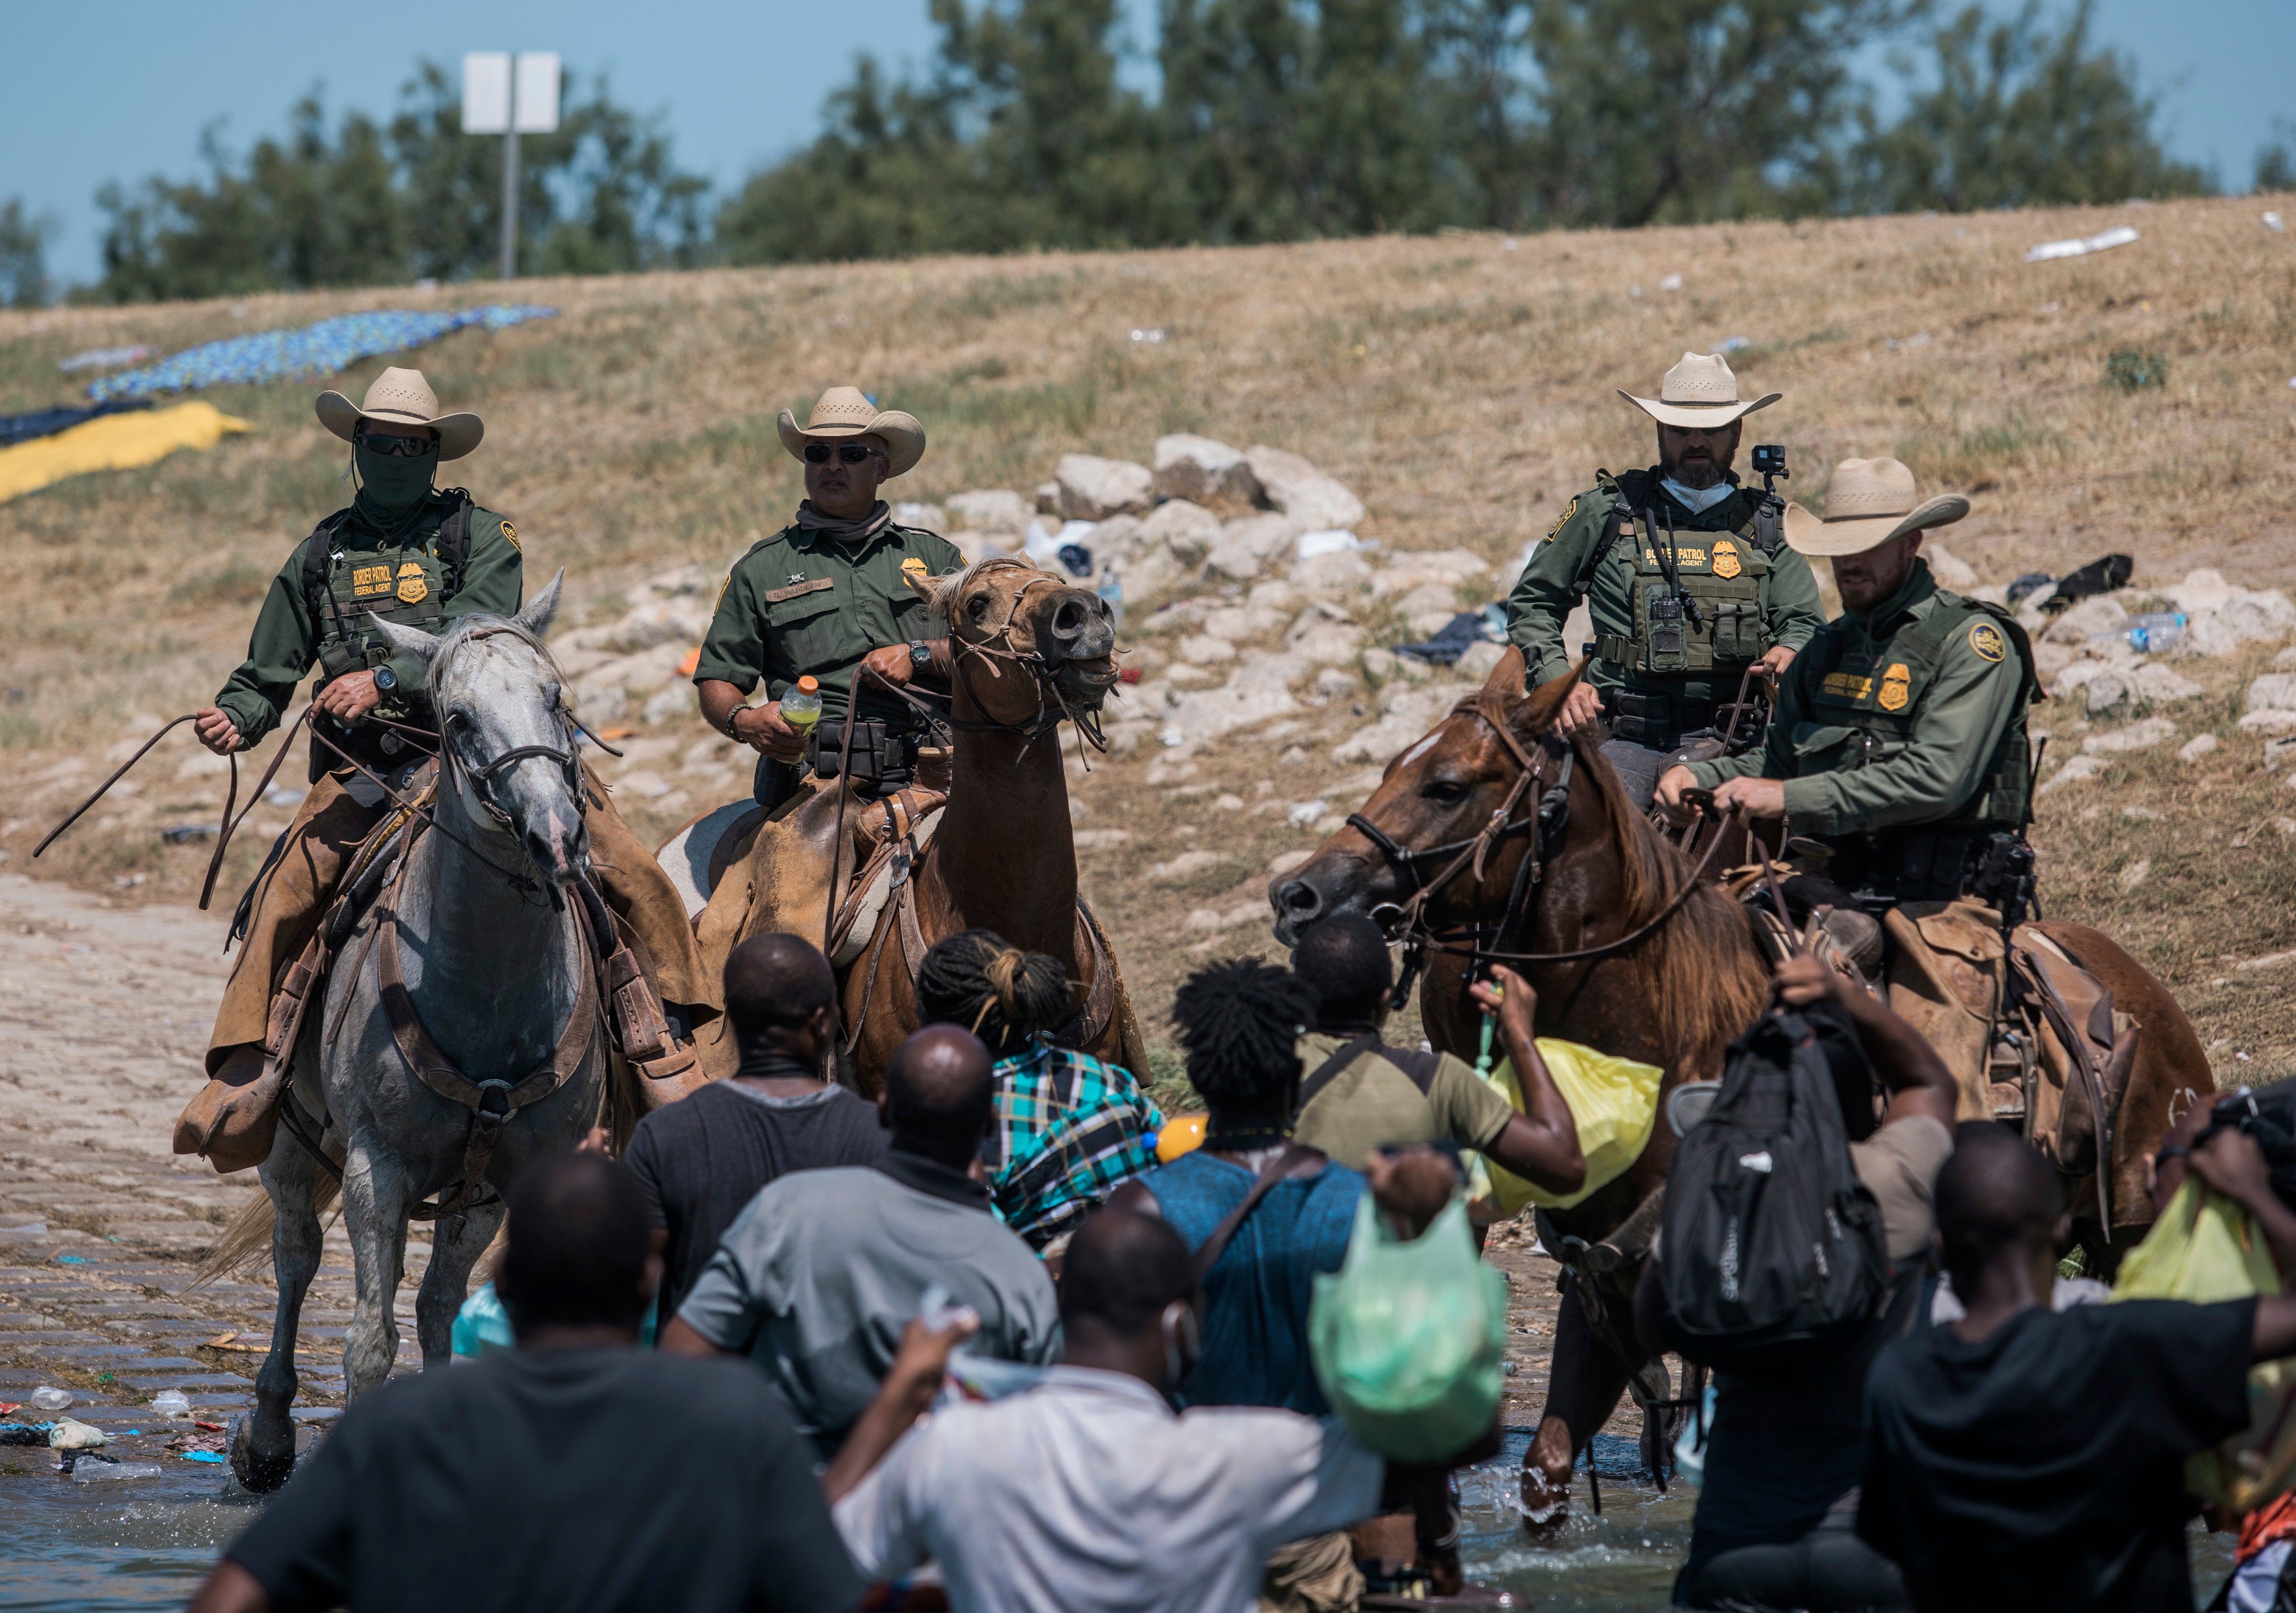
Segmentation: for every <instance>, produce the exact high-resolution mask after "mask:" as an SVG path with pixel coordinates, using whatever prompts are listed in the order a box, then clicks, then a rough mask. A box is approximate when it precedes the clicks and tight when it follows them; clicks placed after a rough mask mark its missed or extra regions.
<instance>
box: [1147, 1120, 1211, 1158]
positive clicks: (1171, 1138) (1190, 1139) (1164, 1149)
mask: <svg viewBox="0 0 2296 1613" xmlns="http://www.w3.org/2000/svg"><path fill="white" fill-rule="evenodd" d="M1209 1119H1210V1115H1201V1114H1196V1115H1173V1116H1172V1117H1171V1118H1170V1119H1169V1120H1167V1121H1166V1122H1165V1123H1164V1129H1163V1130H1162V1131H1160V1132H1157V1133H1156V1159H1157V1163H1158V1164H1171V1163H1172V1162H1173V1161H1174V1160H1176V1159H1177V1158H1178V1157H1179V1156H1181V1155H1183V1154H1193V1152H1195V1151H1196V1150H1197V1149H1198V1148H1201V1147H1203V1146H1204V1124H1205V1123H1206V1122H1207V1121H1208V1120H1209Z"/></svg>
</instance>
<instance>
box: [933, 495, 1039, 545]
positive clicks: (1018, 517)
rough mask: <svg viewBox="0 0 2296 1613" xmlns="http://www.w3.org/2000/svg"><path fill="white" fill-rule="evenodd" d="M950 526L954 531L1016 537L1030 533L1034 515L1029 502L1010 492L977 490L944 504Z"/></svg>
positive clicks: (955, 496) (953, 496) (957, 496)
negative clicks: (1005, 533)
mask: <svg viewBox="0 0 2296 1613" xmlns="http://www.w3.org/2000/svg"><path fill="white" fill-rule="evenodd" d="M943 505H944V507H945V508H946V509H947V512H948V521H949V525H950V526H951V527H952V528H954V529H955V531H1005V532H1012V533H1013V534H1015V535H1016V536H1017V535H1018V534H1020V533H1021V532H1024V531H1028V529H1029V515H1030V514H1032V513H1033V512H1031V511H1030V509H1029V501H1028V500H1027V499H1025V498H1021V495H1020V494H1018V493H1016V492H1014V491H1013V490H1012V489H1010V488H1001V487H999V488H976V489H974V490H972V491H971V492H969V493H956V494H954V495H952V496H951V497H949V498H947V499H946V500H944V501H943Z"/></svg>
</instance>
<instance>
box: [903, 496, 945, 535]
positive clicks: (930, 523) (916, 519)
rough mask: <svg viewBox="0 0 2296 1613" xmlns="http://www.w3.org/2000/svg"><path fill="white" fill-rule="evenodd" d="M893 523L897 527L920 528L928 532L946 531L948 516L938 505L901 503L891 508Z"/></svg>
mask: <svg viewBox="0 0 2296 1613" xmlns="http://www.w3.org/2000/svg"><path fill="white" fill-rule="evenodd" d="M893 523H894V524H895V525H897V526H914V527H920V528H922V529H923V530H924V531H928V532H946V531H948V514H947V511H946V510H944V509H943V508H942V507H941V506H939V505H938V504H913V503H902V504H897V505H895V506H893Z"/></svg>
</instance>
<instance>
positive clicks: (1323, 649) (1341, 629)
mask: <svg viewBox="0 0 2296 1613" xmlns="http://www.w3.org/2000/svg"><path fill="white" fill-rule="evenodd" d="M1363 641H1364V630H1363V629H1361V628H1359V627H1357V625H1356V624H1355V623H1354V622H1352V621H1349V620H1348V613H1346V612H1345V611H1343V610H1341V608H1340V607H1339V606H1338V605H1328V604H1324V605H1309V606H1308V608H1307V609H1306V610H1304V611H1302V612H1300V616H1299V619H1298V620H1297V621H1294V622H1292V625H1291V627H1290V628H1288V629H1287V630H1285V631H1284V634H1283V647H1284V648H1285V649H1287V650H1289V651H1290V652H1291V653H1292V654H1294V655H1297V656H1299V657H1300V659H1301V660H1302V661H1305V662H1309V663H1310V664H1311V665H1315V666H1321V667H1341V666H1345V665H1347V664H1348V663H1349V662H1352V661H1354V660H1355V658H1356V656H1357V654H1358V653H1359V652H1360V651H1361V650H1362V648H1363ZM1333 675H1334V674H1333V673H1331V672H1325V673H1324V674H1323V675H1321V676H1319V677H1318V678H1317V679H1316V688H1317V690H1318V692H1320V693H1323V694H1324V695H1326V696H1327V697H1328V696H1330V695H1334V694H1352V693H1353V692H1354V691H1355V684H1356V680H1355V679H1353V678H1349V677H1348V676H1347V674H1345V673H1343V672H1342V673H1339V674H1337V676H1338V677H1339V678H1340V679H1341V680H1342V682H1343V684H1344V687H1341V688H1336V689H1335V688H1333V687H1327V686H1326V684H1325V681H1324V679H1328V678H1331V677H1333Z"/></svg>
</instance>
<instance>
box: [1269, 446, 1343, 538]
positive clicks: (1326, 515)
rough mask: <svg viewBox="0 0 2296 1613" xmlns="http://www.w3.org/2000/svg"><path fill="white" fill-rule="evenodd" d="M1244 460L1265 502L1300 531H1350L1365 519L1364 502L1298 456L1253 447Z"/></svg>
mask: <svg viewBox="0 0 2296 1613" xmlns="http://www.w3.org/2000/svg"><path fill="white" fill-rule="evenodd" d="M1244 458H1245V460H1246V462H1247V463H1248V464H1249V465H1250V466H1251V474H1252V475H1253V476H1255V477H1257V478H1258V479H1259V487H1260V491H1261V493H1262V494H1263V495H1265V497H1266V498H1267V502H1268V503H1269V504H1271V505H1273V506H1275V508H1277V509H1279V510H1281V511H1283V514H1286V515H1289V516H1291V517H1292V519H1293V520H1294V521H1295V522H1297V523H1299V524H1298V525H1297V526H1296V527H1295V528H1294V529H1293V534H1294V535H1295V536H1296V535H1297V534H1298V533H1300V532H1307V531H1315V530H1316V529H1317V528H1319V527H1343V528H1349V529H1352V528H1353V527H1354V526H1355V525H1356V523H1358V522H1360V521H1361V520H1362V519H1363V518H1364V506H1363V501H1362V500H1361V499H1359V498H1357V497H1356V496H1355V495H1354V494H1353V493H1350V492H1349V491H1348V490H1347V489H1346V488H1345V487H1344V486H1342V485H1341V483H1340V482H1338V481H1335V480H1333V478H1332V477H1329V476H1326V475H1325V474H1324V473H1323V472H1321V471H1319V470H1317V469H1316V467H1315V466H1314V465H1310V464H1309V463H1308V461H1307V460H1305V459H1303V458H1301V457H1300V456H1299V455H1297V454H1294V453H1291V452H1288V451H1286V450H1285V449H1276V448H1268V447H1267V446H1265V445H1264V444H1261V445H1254V446H1253V447H1252V448H1251V449H1246V450H1245V453H1244Z"/></svg>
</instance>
